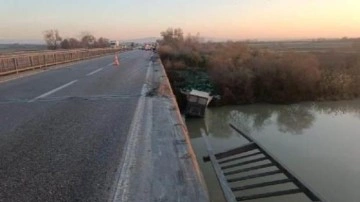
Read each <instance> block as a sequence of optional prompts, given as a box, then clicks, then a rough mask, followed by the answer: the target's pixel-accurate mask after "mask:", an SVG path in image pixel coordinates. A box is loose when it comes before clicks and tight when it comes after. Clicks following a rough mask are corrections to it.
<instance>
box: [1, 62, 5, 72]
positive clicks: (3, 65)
mask: <svg viewBox="0 0 360 202" xmlns="http://www.w3.org/2000/svg"><path fill="white" fill-rule="evenodd" d="M4 69H5V60H4V59H1V71H0V72H2V71H3V70H4Z"/></svg>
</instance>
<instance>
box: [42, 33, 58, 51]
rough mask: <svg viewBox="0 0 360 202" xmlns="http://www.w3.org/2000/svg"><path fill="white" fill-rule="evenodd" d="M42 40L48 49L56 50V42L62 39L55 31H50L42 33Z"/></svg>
mask: <svg viewBox="0 0 360 202" xmlns="http://www.w3.org/2000/svg"><path fill="white" fill-rule="evenodd" d="M44 40H45V42H46V44H47V46H48V49H51V50H56V49H57V48H58V42H60V41H61V40H62V38H61V36H60V34H59V31H58V30H57V29H50V30H47V31H45V32H44Z"/></svg>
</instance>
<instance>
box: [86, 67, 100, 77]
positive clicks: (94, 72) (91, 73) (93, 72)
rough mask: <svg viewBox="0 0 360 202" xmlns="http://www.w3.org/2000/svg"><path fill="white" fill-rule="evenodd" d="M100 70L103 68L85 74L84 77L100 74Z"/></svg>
mask: <svg viewBox="0 0 360 202" xmlns="http://www.w3.org/2000/svg"><path fill="white" fill-rule="evenodd" d="M101 70H103V68H99V69H97V70H95V71H92V72H90V73H88V74H86V76H91V75H93V74H96V73H98V72H100V71H101Z"/></svg>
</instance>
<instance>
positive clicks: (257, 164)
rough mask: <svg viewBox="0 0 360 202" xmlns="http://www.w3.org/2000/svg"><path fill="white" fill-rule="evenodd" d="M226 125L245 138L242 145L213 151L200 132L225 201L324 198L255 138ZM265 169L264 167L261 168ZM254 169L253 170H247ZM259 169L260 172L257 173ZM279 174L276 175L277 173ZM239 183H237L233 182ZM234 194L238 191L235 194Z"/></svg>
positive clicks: (205, 158)
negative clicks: (260, 190)
mask: <svg viewBox="0 0 360 202" xmlns="http://www.w3.org/2000/svg"><path fill="white" fill-rule="evenodd" d="M230 127H231V128H232V129H234V130H235V131H236V132H238V133H239V134H240V135H242V136H243V137H244V138H245V139H247V140H248V141H249V143H248V144H245V145H243V146H240V147H237V148H234V149H231V150H228V151H225V152H221V153H217V154H215V153H214V152H213V150H212V147H211V144H210V142H209V140H208V138H207V136H206V134H205V131H203V130H202V131H201V133H202V136H203V138H204V139H205V143H206V146H207V150H208V155H209V156H206V157H204V161H205V162H208V161H210V162H211V164H212V166H213V168H214V170H215V173H216V176H217V179H218V181H219V184H220V186H221V189H222V191H223V194H224V197H225V199H226V200H227V201H228V202H234V201H247V200H255V199H261V198H270V197H277V196H283V195H290V194H298V193H303V194H305V195H306V196H307V197H308V198H309V199H310V200H311V201H325V200H324V199H322V198H321V197H320V195H319V194H317V193H316V192H315V191H314V190H313V189H312V188H310V186H309V185H307V184H306V183H305V182H304V181H302V180H300V178H299V177H298V176H296V175H295V173H293V172H292V171H290V169H289V168H287V167H286V166H285V165H283V164H281V163H280V161H279V160H278V159H277V158H276V157H275V156H274V155H272V154H271V153H270V152H269V151H267V150H266V149H265V147H263V146H262V145H261V144H260V143H259V142H258V141H256V140H255V139H253V138H252V137H251V136H248V135H246V134H245V133H243V132H242V131H240V130H239V129H238V128H236V127H235V126H234V125H232V124H230ZM264 169H265V170H264ZM253 171H256V173H249V172H253ZM259 171H260V172H259ZM279 175H280V176H279ZM268 176H272V177H274V178H275V176H276V177H277V178H276V179H272V180H267V181H266V180H264V178H265V177H268ZM253 179H257V180H259V181H260V182H257V183H252V184H248V183H245V185H244V184H243V183H244V182H246V181H249V180H253ZM238 182H242V184H241V185H239V184H236V183H238ZM284 184H292V187H295V188H289V189H277V190H275V191H272V192H265V193H256V194H251V195H244V193H241V192H242V191H247V190H253V189H257V188H265V187H266V188H269V187H273V188H274V187H275V186H277V185H284ZM238 194H241V196H239V195H238Z"/></svg>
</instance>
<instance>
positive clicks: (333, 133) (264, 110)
mask: <svg viewBox="0 0 360 202" xmlns="http://www.w3.org/2000/svg"><path fill="white" fill-rule="evenodd" d="M186 122H187V127H188V129H189V132H190V136H191V138H192V140H191V141H192V145H193V147H194V149H195V152H196V154H197V156H198V158H199V164H200V166H201V168H202V171H203V174H204V176H205V179H206V182H207V185H208V188H209V190H211V192H210V195H211V198H212V201H221V202H222V201H224V200H223V199H222V198H221V197H220V196H221V195H222V194H221V190H220V187H219V186H218V182H217V180H216V177H215V174H214V172H213V169H212V167H211V165H210V164H205V163H203V162H202V160H201V157H202V156H204V155H207V151H206V148H205V147H204V142H203V140H202V138H200V132H199V131H200V128H203V129H205V130H206V131H207V134H208V135H209V140H210V142H211V144H212V146H213V148H214V151H215V152H221V151H225V150H227V149H229V148H235V147H238V146H240V145H243V144H244V143H246V142H245V140H244V138H242V137H241V136H240V135H239V134H237V133H236V132H235V131H234V130H232V129H231V128H230V127H229V125H228V124H229V123H233V124H235V125H236V126H237V127H238V128H240V129H241V130H242V131H243V132H245V133H247V134H249V135H253V136H254V138H256V139H257V140H258V141H260V142H261V143H262V144H263V145H265V146H266V148H267V149H268V150H269V151H271V152H272V153H273V154H274V155H275V156H276V157H277V158H278V159H280V160H281V162H282V163H283V164H285V165H286V166H287V167H289V168H290V169H291V170H292V171H294V172H295V173H296V174H297V175H298V176H300V177H301V178H302V179H303V180H304V181H305V182H306V183H308V184H310V185H311V186H312V187H313V188H314V189H315V190H316V191H317V192H319V193H320V194H321V195H322V196H324V197H325V198H326V199H327V200H328V201H349V202H355V201H359V198H360V193H359V192H358V191H357V187H359V186H360V159H359V158H358V156H359V155H360V147H359V146H358V142H360V136H359V135H358V132H357V131H359V130H360V100H355V101H339V102H319V103H312V102H308V103H300V104H293V105H269V104H257V105H246V106H228V107H221V108H212V109H208V111H207V114H206V117H205V119H189V120H186ZM333 190H337V191H336V192H334V191H333ZM260 201H261V202H262V200H260ZM273 201H276V202H278V201H294V202H298V201H303V200H298V199H294V200H287V199H284V200H277V198H276V199H274V200H273Z"/></svg>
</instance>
